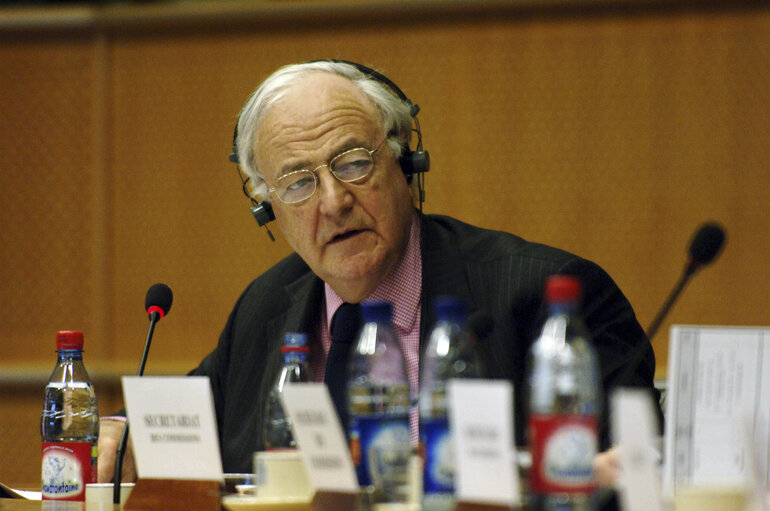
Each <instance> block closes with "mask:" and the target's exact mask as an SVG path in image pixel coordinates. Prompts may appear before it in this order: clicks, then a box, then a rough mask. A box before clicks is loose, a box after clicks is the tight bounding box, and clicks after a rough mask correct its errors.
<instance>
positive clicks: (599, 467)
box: [594, 447, 621, 487]
mask: <svg viewBox="0 0 770 511" xmlns="http://www.w3.org/2000/svg"><path fill="white" fill-rule="evenodd" d="M620 470H621V468H620V449H619V448H618V447H613V448H611V449H608V450H606V451H602V452H600V453H599V454H597V455H596V457H595V458H594V481H595V482H596V484H598V485H599V486H606V487H612V486H614V485H615V483H617V482H618V478H619V477H620Z"/></svg>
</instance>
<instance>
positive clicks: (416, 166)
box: [398, 150, 430, 177]
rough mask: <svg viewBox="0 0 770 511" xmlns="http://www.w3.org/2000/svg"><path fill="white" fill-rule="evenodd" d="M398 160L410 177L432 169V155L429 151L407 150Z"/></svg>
mask: <svg viewBox="0 0 770 511" xmlns="http://www.w3.org/2000/svg"><path fill="white" fill-rule="evenodd" d="M398 162H399V164H400V165H401V170H402V171H403V172H404V174H406V175H407V176H408V177H411V176H412V175H414V174H422V173H424V172H428V170H430V155H429V154H428V151H424V150H418V151H407V152H405V153H404V154H403V155H402V156H401V158H399V160H398Z"/></svg>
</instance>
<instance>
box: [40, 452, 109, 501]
mask: <svg viewBox="0 0 770 511" xmlns="http://www.w3.org/2000/svg"><path fill="white" fill-rule="evenodd" d="M42 454H43V466H42V490H43V492H42V493H43V500H74V501H85V500H86V484H87V483H95V482H96V476H97V472H96V459H97V449H96V444H95V443H91V442H43V452H42Z"/></svg>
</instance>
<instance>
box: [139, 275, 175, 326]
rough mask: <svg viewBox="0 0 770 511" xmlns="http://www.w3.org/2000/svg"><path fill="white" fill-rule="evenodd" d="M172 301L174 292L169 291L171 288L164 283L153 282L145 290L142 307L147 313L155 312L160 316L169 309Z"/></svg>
mask: <svg viewBox="0 0 770 511" xmlns="http://www.w3.org/2000/svg"><path fill="white" fill-rule="evenodd" d="M173 301H174V293H172V292H171V288H170V287H168V286H167V285H166V284H161V283H157V284H153V285H152V287H150V289H148V290H147V296H146V297H145V299H144V308H145V310H146V311H147V314H152V313H153V312H157V313H158V314H159V315H160V317H161V318H162V317H163V316H165V315H166V314H167V313H168V311H169V309H171V303H172V302H173Z"/></svg>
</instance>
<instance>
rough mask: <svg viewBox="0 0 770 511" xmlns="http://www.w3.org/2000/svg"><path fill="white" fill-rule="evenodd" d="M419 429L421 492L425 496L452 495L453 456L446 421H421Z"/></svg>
mask: <svg viewBox="0 0 770 511" xmlns="http://www.w3.org/2000/svg"><path fill="white" fill-rule="evenodd" d="M420 428H421V436H422V438H421V444H422V446H423V449H424V453H425V454H424V455H425V459H424V463H425V469H424V471H423V491H424V492H425V493H426V494H429V493H453V492H454V463H453V462H454V455H453V451H452V439H451V436H450V434H449V423H448V422H447V419H446V418H442V419H423V420H422V422H421V423H420Z"/></svg>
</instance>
